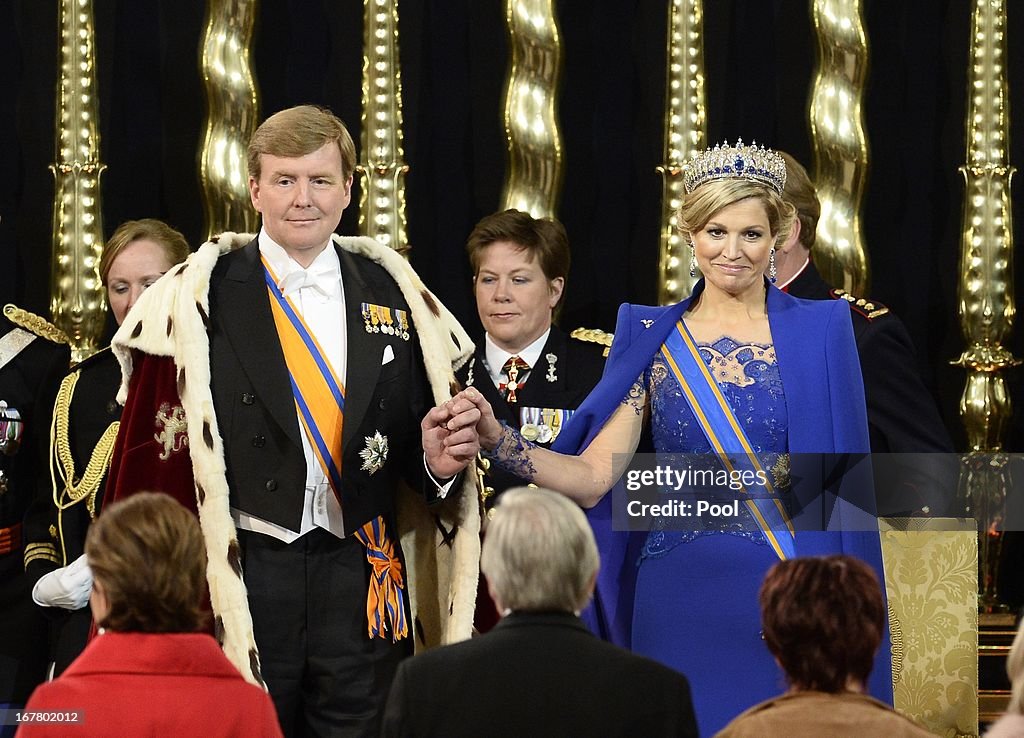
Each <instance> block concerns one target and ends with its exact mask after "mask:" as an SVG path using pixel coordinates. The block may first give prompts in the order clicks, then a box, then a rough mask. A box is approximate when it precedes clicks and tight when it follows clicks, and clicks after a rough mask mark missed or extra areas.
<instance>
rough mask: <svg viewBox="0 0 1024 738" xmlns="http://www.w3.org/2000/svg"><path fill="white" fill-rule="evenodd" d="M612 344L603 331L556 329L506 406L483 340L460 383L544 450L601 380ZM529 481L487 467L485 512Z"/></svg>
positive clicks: (497, 415)
mask: <svg viewBox="0 0 1024 738" xmlns="http://www.w3.org/2000/svg"><path fill="white" fill-rule="evenodd" d="M610 343H611V335H610V334H606V333H602V332H601V331H593V330H590V331H588V330H577V331H573V334H572V336H569V335H566V333H565V332H564V331H562V330H560V329H559V328H558V327H557V326H555V325H552V326H551V332H550V333H549V334H548V339H547V341H546V342H545V344H544V348H543V350H542V351H541V353H540V360H539V361H538V362H537V365H536V366H534V367H532V368H531V369H530V372H529V374H528V375H527V379H526V381H525V382H524V383H523V384H522V387H521V388H519V390H518V391H517V392H516V400H515V402H508V401H507V400H506V398H505V397H503V396H502V393H501V391H500V389H499V388H498V387H496V386H495V385H494V382H493V381H491V378H490V371H489V368H488V367H487V358H486V350H485V347H484V345H483V344H484V342H483V341H480V345H479V346H477V349H476V352H475V353H474V354H473V358H472V359H470V361H469V362H468V364H466V366H464V367H463V368H462V369H461V370H460V371H459V373H458V374H457V379H458V380H459V382H460V383H461V384H462V385H463V386H464V387H468V386H473V387H476V388H477V389H478V390H480V392H481V394H483V396H484V397H485V398H487V401H488V402H489V403H490V404H491V407H492V408H493V409H494V416H495V417H496V418H497V419H498V420H499V421H503V422H505V423H507V424H508V425H510V426H512V427H514V428H515V429H516V430H518V431H520V433H522V434H523V437H524V438H527V439H528V440H530V441H533V442H534V443H537V444H539V445H541V446H544V447H545V448H546V447H549V446H550V445H551V444H552V443H553V442H554V440H555V439H556V438H557V437H558V433H559V432H560V431H561V429H562V427H563V426H564V425H565V423H566V422H568V420H569V418H570V417H572V413H573V411H574V410H575V409H576V408H577V407H579V406H580V403H582V402H583V400H584V398H586V396H587V395H588V394H590V390H592V389H593V388H594V385H596V384H597V382H598V380H600V379H601V374H602V372H603V371H604V357H605V355H606V354H607V346H608V345H610ZM527 483H528V481H527V480H524V479H521V478H519V477H517V476H514V475H512V474H510V473H508V472H506V471H504V470H502V469H499V468H497V467H488V469H487V473H486V475H485V477H484V485H485V491H484V493H483V497H484V499H483V500H482V503H483V508H484V509H485V510H486V511H488V512H490V510H492V509H493V507H494V504H495V502H496V501H497V498H498V496H499V495H500V494H501V493H502V492H504V491H505V490H506V489H509V488H510V487H517V486H521V485H525V484H527Z"/></svg>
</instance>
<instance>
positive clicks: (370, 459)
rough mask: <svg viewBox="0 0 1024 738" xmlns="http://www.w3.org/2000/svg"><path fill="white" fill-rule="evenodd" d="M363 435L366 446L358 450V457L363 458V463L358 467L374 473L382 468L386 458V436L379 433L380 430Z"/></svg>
mask: <svg viewBox="0 0 1024 738" xmlns="http://www.w3.org/2000/svg"><path fill="white" fill-rule="evenodd" d="M364 437H365V438H366V448H364V449H363V450H362V451H360V452H359V458H361V459H362V460H363V465H362V466H361V467H359V468H360V469H362V470H363V471H368V472H370V474H374V473H376V472H379V471H380V470H381V469H382V468H384V462H385V461H387V459H388V437H387V436H384V435H381V432H380V431H375V432H374V434H373V435H372V436H364Z"/></svg>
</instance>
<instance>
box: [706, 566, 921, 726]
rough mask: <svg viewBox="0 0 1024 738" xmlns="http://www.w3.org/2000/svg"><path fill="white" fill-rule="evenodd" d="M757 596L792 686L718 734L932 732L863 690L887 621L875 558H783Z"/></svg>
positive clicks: (767, 634)
mask: <svg viewBox="0 0 1024 738" xmlns="http://www.w3.org/2000/svg"><path fill="white" fill-rule="evenodd" d="M759 599H760V602H761V623H762V625H763V627H764V640H765V643H766V645H767V646H768V650H769V651H771V653H772V656H774V657H775V660H776V661H777V662H778V664H779V666H781V667H782V670H783V671H784V672H785V673H786V681H787V682H789V685H790V689H789V691H788V692H786V693H785V694H783V695H781V696H779V697H776V698H774V699H771V700H767V701H766V702H762V703H760V704H759V705H755V706H754V707H751V708H750V709H749V710H747V711H746V712H744V713H743V714H741V715H740V716H739V717H737V718H736V719H735V720H733V721H732V722H731V723H729V724H728V725H727V726H726V727H725V728H724V729H723V730H722V731H720V732H719V733H717V734H716V738H754V737H755V736H757V737H758V738H761V737H762V736H773V735H784V736H786V737H787V738H820V736H830V738H845V737H846V736H849V737H850V738H855V737H857V738H859V737H860V736H868V735H872V736H874V735H878V736H882V735H884V736H887V738H928V736H930V735H931V733H929V732H928V731H926V730H924V729H923V728H920V727H918V726H917V725H916V724H915V723H913V722H912V721H910V720H909V719H907V718H905V717H904V716H902V715H900V714H899V713H897V712H895V711H894V710H893V709H892V708H891V707H889V706H888V705H886V704H885V703H883V702H879V701H878V700H876V699H874V698H872V697H869V696H868V695H866V694H865V693H864V692H865V685H866V684H867V681H868V675H869V674H870V673H871V667H872V665H873V663H874V658H875V652H876V651H877V650H878V647H879V646H880V645H881V643H882V639H883V637H884V635H885V622H886V607H885V600H884V598H883V597H882V590H881V587H880V586H879V584H878V578H877V577H876V576H875V573H874V571H873V570H872V569H871V567H870V566H868V565H867V564H865V563H864V562H863V561H861V560H859V559H855V558H853V557H851V556H843V555H836V556H824V557H806V558H796V559H789V560H786V561H781V562H779V563H778V564H776V565H775V566H773V567H772V568H771V570H770V571H769V572H768V574H767V576H765V579H764V583H763V584H762V585H761V592H760V595H759Z"/></svg>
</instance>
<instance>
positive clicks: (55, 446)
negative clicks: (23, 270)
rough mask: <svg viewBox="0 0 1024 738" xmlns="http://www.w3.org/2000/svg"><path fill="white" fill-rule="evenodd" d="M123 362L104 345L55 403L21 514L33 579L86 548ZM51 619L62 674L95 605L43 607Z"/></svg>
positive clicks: (116, 414) (114, 425)
mask: <svg viewBox="0 0 1024 738" xmlns="http://www.w3.org/2000/svg"><path fill="white" fill-rule="evenodd" d="M120 383H121V368H120V365H119V364H118V363H117V359H116V358H115V357H114V355H113V353H111V351H110V349H109V348H106V349H103V350H102V351H99V352H97V353H95V354H93V355H92V356H90V357H89V358H88V359H86V360H85V361H83V362H81V363H80V364H78V365H77V366H75V367H74V369H72V370H71V371H70V372H69V373H68V374H67V376H65V377H64V379H63V381H62V382H61V385H60V389H59V390H58V392H57V398H56V402H55V403H54V407H53V418H54V420H53V425H52V428H51V433H50V438H49V444H48V446H49V456H50V458H49V469H48V471H47V473H46V477H45V480H44V482H45V483H44V484H42V485H40V486H39V487H38V491H37V494H36V499H35V500H34V501H33V503H32V506H31V508H30V509H29V512H28V514H27V515H26V517H25V535H26V541H27V548H26V552H25V571H26V573H27V575H28V578H29V580H30V581H31V582H32V583H33V584H35V582H37V581H38V580H39V579H40V578H41V577H43V576H45V575H46V574H48V573H49V572H51V571H54V570H56V569H58V568H60V567H63V566H68V565H70V564H71V563H72V562H74V561H75V560H76V559H78V557H80V556H81V555H82V554H83V553H85V534H86V532H87V531H88V529H89V525H90V524H91V523H92V521H93V520H95V519H96V515H97V514H98V512H99V510H100V506H101V505H102V502H103V486H104V482H105V481H106V475H107V468H108V466H109V463H110V455H111V453H112V451H113V448H114V440H115V439H116V438H117V430H118V427H119V422H118V421H119V419H120V417H121V406H120V405H119V404H118V403H117V401H116V400H115V397H116V396H117V390H118V388H119V387H120ZM43 611H44V613H45V614H46V616H47V619H48V620H49V621H50V658H51V660H53V661H54V663H55V670H54V674H55V675H57V674H60V673H61V672H62V671H63V670H64V669H65V668H66V667H67V666H68V664H70V663H71V662H72V661H73V660H74V659H75V657H77V656H78V654H79V653H81V652H82V649H83V648H85V644H86V642H87V640H88V636H89V628H90V625H91V623H92V612H91V610H90V609H89V606H88V605H85V606H84V607H82V608H81V609H78V610H65V609H63V608H59V607H45V608H43Z"/></svg>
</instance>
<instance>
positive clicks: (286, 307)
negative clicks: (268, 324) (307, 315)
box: [263, 259, 345, 503]
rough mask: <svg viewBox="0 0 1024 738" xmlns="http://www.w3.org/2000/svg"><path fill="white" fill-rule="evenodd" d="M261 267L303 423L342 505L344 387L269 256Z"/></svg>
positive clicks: (296, 404) (297, 407)
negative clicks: (281, 286) (285, 292)
mask: <svg viewBox="0 0 1024 738" xmlns="http://www.w3.org/2000/svg"><path fill="white" fill-rule="evenodd" d="M263 271H264V276H265V278H266V282H267V290H268V291H269V292H270V310H271V312H272V313H273V314H274V325H275V326H276V327H277V335H278V338H279V339H280V341H281V349H282V350H283V351H284V361H285V364H287V365H288V375H289V378H290V379H291V384H292V395H293V396H294V397H295V407H296V409H297V410H298V415H299V422H300V423H302V428H303V430H304V431H305V433H306V437H307V438H308V439H309V442H310V445H312V447H313V453H314V454H316V457H317V460H318V461H319V462H320V466H321V468H323V470H324V474H326V475H327V479H328V480H329V481H330V483H331V488H332V489H333V490H334V494H335V496H336V497H337V498H338V502H339V503H340V502H341V440H342V427H343V424H344V416H345V388H344V386H343V385H342V383H341V380H339V379H338V377H337V375H335V373H334V369H332V368H331V364H330V362H328V361H327V357H326V356H324V351H323V349H322V348H321V347H320V344H319V343H317V340H316V338H315V337H314V336H313V332H312V331H311V330H309V326H307V325H306V322H305V321H304V320H303V319H302V316H301V315H299V312H298V311H297V310H296V309H295V305H294V304H292V301H291V300H289V299H288V298H287V297H285V296H284V295H283V294H281V290H280V289H279V288H278V286H277V276H276V275H275V274H274V273H273V271H272V270H271V269H270V265H269V264H267V262H266V260H265V259H264V260H263Z"/></svg>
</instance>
